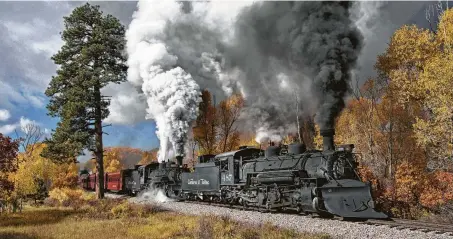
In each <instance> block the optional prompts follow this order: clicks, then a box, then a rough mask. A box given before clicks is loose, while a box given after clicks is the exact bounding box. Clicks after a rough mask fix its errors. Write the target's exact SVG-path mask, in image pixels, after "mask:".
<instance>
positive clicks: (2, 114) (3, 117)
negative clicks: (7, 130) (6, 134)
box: [0, 109, 11, 121]
mask: <svg viewBox="0 0 453 239" xmlns="http://www.w3.org/2000/svg"><path fill="white" fill-rule="evenodd" d="M10 117H11V114H10V113H9V111H8V110H6V109H0V121H7V120H8V119H9V118H10Z"/></svg>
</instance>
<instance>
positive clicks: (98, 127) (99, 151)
mask: <svg viewBox="0 0 453 239" xmlns="http://www.w3.org/2000/svg"><path fill="white" fill-rule="evenodd" d="M94 94H95V96H94V97H95V102H96V106H95V116H94V117H95V119H94V130H95V133H96V149H95V152H94V154H95V156H96V169H97V171H98V174H99V176H98V185H97V187H96V194H97V197H98V199H102V198H104V159H103V157H104V150H103V145H102V109H101V90H100V87H99V82H98V85H96V86H95V87H94Z"/></svg>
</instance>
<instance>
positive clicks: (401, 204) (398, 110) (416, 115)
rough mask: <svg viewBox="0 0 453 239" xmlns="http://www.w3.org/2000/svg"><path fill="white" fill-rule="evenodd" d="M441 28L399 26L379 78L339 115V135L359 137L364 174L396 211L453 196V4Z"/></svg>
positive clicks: (343, 139) (408, 212)
mask: <svg viewBox="0 0 453 239" xmlns="http://www.w3.org/2000/svg"><path fill="white" fill-rule="evenodd" d="M437 29H438V30H437V32H432V31H429V30H426V29H420V28H417V27H416V26H403V27H401V28H400V29H398V30H397V31H396V32H395V33H394V34H393V36H392V38H391V40H390V43H389V45H388V48H387V50H386V51H385V52H384V53H383V54H382V55H380V56H379V57H378V59H377V63H376V70H377V72H378V77H377V78H376V79H370V80H368V81H367V82H366V83H365V84H364V85H363V86H362V87H361V88H360V89H355V94H354V98H352V99H351V100H350V101H349V103H348V105H347V107H346V109H345V110H344V111H343V112H342V114H341V116H340V117H339V118H338V119H337V124H336V142H337V143H354V144H355V146H356V150H357V151H358V152H360V153H361V165H362V167H361V174H362V177H363V178H364V179H366V180H370V181H372V182H373V186H374V193H375V196H377V197H378V200H377V201H378V203H379V205H380V206H381V208H382V209H383V210H385V211H387V212H389V213H391V214H392V215H393V216H399V217H405V218H419V217H421V216H422V215H423V214H424V213H426V212H436V211H438V210H439V209H440V208H442V206H443V205H445V204H446V203H449V202H451V201H452V200H453V194H452V192H453V184H452V180H453V171H452V169H453V168H452V165H453V164H452V163H453V161H452V156H453V155H452V154H453V145H452V142H453V141H452V140H453V108H452V107H451V106H452V105H453V91H452V90H451V89H453V81H452V80H451V79H453V63H452V62H453V51H452V50H451V46H452V45H451V43H452V42H453V40H452V39H453V38H452V36H453V35H452V33H453V30H452V29H453V11H452V10H447V11H445V12H444V13H443V15H442V16H441V18H440V22H439V25H438V28H437ZM320 140H321V138H320V137H317V138H316V139H315V144H316V145H318V146H320Z"/></svg>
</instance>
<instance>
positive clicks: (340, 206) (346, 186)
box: [319, 179, 389, 219]
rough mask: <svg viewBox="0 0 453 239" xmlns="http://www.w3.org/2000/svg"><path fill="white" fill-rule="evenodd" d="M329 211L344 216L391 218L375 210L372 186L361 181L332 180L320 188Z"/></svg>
mask: <svg viewBox="0 0 453 239" xmlns="http://www.w3.org/2000/svg"><path fill="white" fill-rule="evenodd" d="M319 189H320V190H321V194H322V199H323V202H324V206H325V208H326V209H327V211H328V212H330V213H332V214H335V215H337V216H340V217H344V218H370V219H372V218H374V219H387V218H389V217H388V216H387V215H385V214H384V213H382V212H376V211H375V210H374V201H373V198H372V196H371V190H370V186H369V185H368V184H365V183H363V182H360V181H356V180H350V179H343V180H337V181H335V180H334V181H331V182H329V183H328V184H325V185H324V186H322V187H320V188H319Z"/></svg>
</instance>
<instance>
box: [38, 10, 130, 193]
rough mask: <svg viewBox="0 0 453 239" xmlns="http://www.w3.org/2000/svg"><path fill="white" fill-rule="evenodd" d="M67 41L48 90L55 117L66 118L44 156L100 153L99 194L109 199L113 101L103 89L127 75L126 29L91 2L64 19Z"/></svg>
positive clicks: (68, 158) (56, 57)
mask: <svg viewBox="0 0 453 239" xmlns="http://www.w3.org/2000/svg"><path fill="white" fill-rule="evenodd" d="M64 25H65V29H64V31H63V33H62V34H61V35H62V39H63V41H64V45H63V46H62V48H61V49H60V51H59V52H58V53H57V54H55V55H54V56H53V57H52V60H53V61H54V62H55V64H57V65H59V66H60V67H59V69H58V70H57V75H56V76H54V77H52V80H51V82H50V84H49V86H48V88H47V90H46V95H47V96H48V97H50V102H49V104H48V105H47V109H48V111H49V113H48V114H49V115H50V116H52V117H59V118H60V122H59V123H58V125H57V128H56V130H55V131H54V132H53V134H52V138H51V139H49V140H47V142H46V143H47V145H48V147H47V148H46V150H45V151H44V152H43V155H44V156H45V157H47V158H50V159H52V160H54V161H60V162H67V161H71V160H74V161H75V158H76V156H78V155H81V154H82V150H83V149H88V150H90V151H91V152H93V153H94V155H95V157H96V168H97V172H98V173H99V180H98V186H97V195H98V198H103V197H104V192H103V190H102V188H103V184H104V180H103V176H104V175H103V172H104V169H103V145H102V134H103V131H102V128H103V126H102V120H103V119H105V118H106V117H107V116H108V114H109V111H108V108H107V107H108V105H109V101H108V99H107V98H106V97H105V96H102V95H101V89H102V88H103V87H105V86H106V85H107V84H109V83H121V82H123V81H125V79H126V71H127V67H126V65H125V57H124V55H123V49H124V45H125V38H124V34H125V30H124V26H122V25H121V23H120V22H119V20H118V19H117V18H115V17H113V16H111V15H107V16H105V15H103V13H102V11H100V10H99V6H92V5H90V4H88V3H87V4H85V5H83V6H80V7H77V8H76V9H74V10H73V12H72V13H71V14H70V15H69V16H67V17H64Z"/></svg>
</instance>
